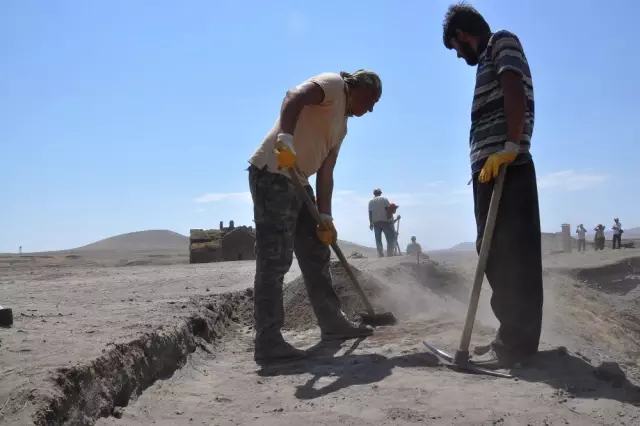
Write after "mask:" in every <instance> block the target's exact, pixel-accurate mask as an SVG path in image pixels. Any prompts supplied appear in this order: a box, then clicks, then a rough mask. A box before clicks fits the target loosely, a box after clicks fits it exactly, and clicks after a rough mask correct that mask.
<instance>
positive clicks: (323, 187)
mask: <svg viewBox="0 0 640 426" xmlns="http://www.w3.org/2000/svg"><path fill="white" fill-rule="evenodd" d="M337 160H338V150H336V149H335V148H334V149H332V150H331V151H330V152H329V155H328V156H327V158H325V159H324V161H323V162H322V165H321V166H320V169H319V170H318V173H317V175H316V192H317V203H318V210H319V211H320V213H324V214H328V215H329V216H331V197H332V195H333V169H334V168H335V166H336V161H337ZM369 214H371V213H369Z"/></svg>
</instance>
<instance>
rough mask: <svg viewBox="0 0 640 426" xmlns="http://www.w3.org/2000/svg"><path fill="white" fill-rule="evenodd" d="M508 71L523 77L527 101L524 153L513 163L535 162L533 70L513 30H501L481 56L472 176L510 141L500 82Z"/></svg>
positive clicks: (473, 120) (472, 136) (473, 125)
mask: <svg viewBox="0 0 640 426" xmlns="http://www.w3.org/2000/svg"><path fill="white" fill-rule="evenodd" d="M504 71H513V72H516V73H518V74H519V75H521V76H522V81H523V84H524V90H525V95H526V98H527V109H526V114H525V123H524V128H523V131H522V136H521V137H520V153H519V154H518V156H517V157H516V159H515V161H514V162H513V163H512V164H514V165H515V164H522V163H526V162H527V161H529V160H530V159H531V154H530V153H529V148H530V146H531V135H532V134H533V121H534V110H535V108H534V105H535V104H534V99H533V82H532V80H531V70H530V69H529V63H528V62H527V58H526V56H525V54H524V50H523V49H522V45H521V44H520V40H519V39H518V37H517V36H516V35H515V34H513V33H511V32H509V31H505V30H501V31H498V32H496V33H494V34H492V35H491V37H490V38H489V41H488V43H487V47H486V49H485V50H484V52H483V53H482V54H481V55H480V58H479V62H478V68H477V71H476V88H475V92H474V94H473V106H472V108H471V132H470V135H469V147H470V149H471V172H472V173H476V172H479V171H480V170H481V169H482V166H483V165H484V163H485V161H486V159H487V157H489V156H490V155H491V154H494V153H496V152H498V151H501V150H502V149H503V147H504V144H505V142H507V120H506V117H505V114H504V94H503V92H502V87H501V86H500V81H499V76H500V74H501V73H503V72H504ZM511 142H516V141H511Z"/></svg>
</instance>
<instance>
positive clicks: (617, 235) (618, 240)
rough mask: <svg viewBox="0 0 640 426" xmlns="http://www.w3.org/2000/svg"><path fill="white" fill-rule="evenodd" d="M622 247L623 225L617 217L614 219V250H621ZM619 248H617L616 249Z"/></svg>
mask: <svg viewBox="0 0 640 426" xmlns="http://www.w3.org/2000/svg"><path fill="white" fill-rule="evenodd" d="M621 245H622V224H621V223H620V219H618V218H617V217H616V218H615V219H613V249H614V250H615V249H616V248H620V246H621ZM616 246H617V247H616Z"/></svg>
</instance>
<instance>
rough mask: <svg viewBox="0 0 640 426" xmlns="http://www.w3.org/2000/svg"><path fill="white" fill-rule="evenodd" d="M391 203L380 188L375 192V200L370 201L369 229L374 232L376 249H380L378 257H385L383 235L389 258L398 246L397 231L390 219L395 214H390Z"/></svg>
mask: <svg viewBox="0 0 640 426" xmlns="http://www.w3.org/2000/svg"><path fill="white" fill-rule="evenodd" d="M390 206H391V203H389V200H387V197H383V196H382V191H381V190H380V188H376V189H374V190H373V198H372V199H371V200H370V201H369V229H370V230H372V231H373V232H374V236H375V239H376V249H378V257H384V251H383V246H382V234H383V233H384V237H385V239H386V240H387V256H389V257H391V256H393V251H394V249H395V246H396V239H395V235H396V230H395V229H394V227H393V223H392V222H391V220H390V219H389V218H390V216H391V217H392V216H393V214H391V215H390V214H389V207H390Z"/></svg>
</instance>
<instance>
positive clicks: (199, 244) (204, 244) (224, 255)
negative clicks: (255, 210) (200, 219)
mask: <svg viewBox="0 0 640 426" xmlns="http://www.w3.org/2000/svg"><path fill="white" fill-rule="evenodd" d="M229 225H230V226H228V227H224V226H223V222H220V229H191V230H190V232H189V263H210V262H222V261H225V260H226V261H230V260H247V259H255V254H254V249H253V247H254V243H255V235H254V232H253V227H251V226H234V223H233V221H230V223H229ZM226 236H228V238H227V242H226V243H225V242H224V241H225V237H226ZM249 247H250V248H249Z"/></svg>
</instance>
